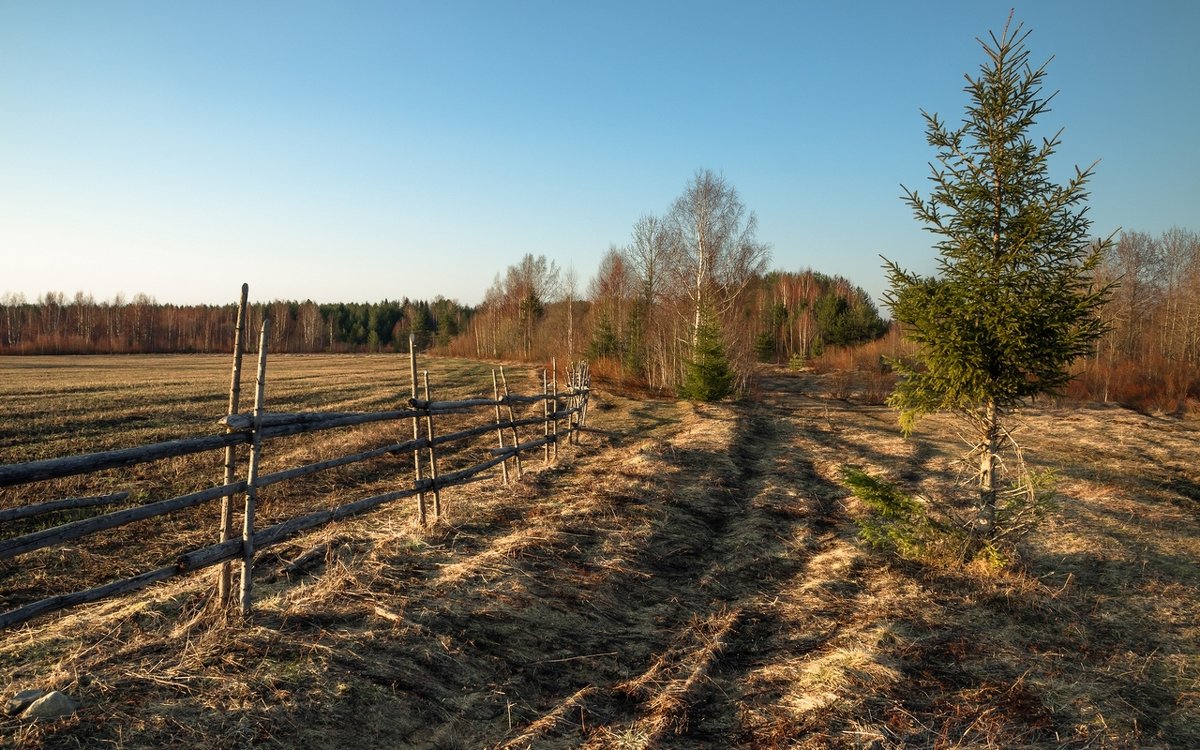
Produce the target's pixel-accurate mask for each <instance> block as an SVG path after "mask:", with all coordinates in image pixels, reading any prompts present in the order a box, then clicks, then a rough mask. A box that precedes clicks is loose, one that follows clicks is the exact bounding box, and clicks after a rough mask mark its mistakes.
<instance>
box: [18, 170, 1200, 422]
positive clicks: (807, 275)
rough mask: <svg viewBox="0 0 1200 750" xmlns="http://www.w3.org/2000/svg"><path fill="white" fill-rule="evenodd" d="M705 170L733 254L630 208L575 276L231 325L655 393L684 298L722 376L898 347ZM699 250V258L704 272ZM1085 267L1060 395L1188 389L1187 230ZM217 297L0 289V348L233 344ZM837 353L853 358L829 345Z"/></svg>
mask: <svg viewBox="0 0 1200 750" xmlns="http://www.w3.org/2000/svg"><path fill="white" fill-rule="evenodd" d="M710 178H711V181H712V183H713V184H708V185H703V184H701V187H702V188H704V189H706V190H710V191H712V192H715V193H717V195H716V198H717V199H718V200H717V201H716V202H717V203H720V202H721V201H724V202H726V203H731V204H733V206H732V209H729V207H728V206H727V207H726V209H727V210H728V211H729V212H730V213H731V214H732V215H738V211H739V210H740V211H741V214H740V222H734V224H736V225H735V226H726V227H724V228H723V229H722V231H723V232H724V233H725V235H726V236H728V237H731V238H734V239H735V240H738V241H741V242H742V243H748V244H747V246H748V247H749V252H748V253H744V254H743V257H742V258H741V259H740V260H739V259H738V258H731V257H727V256H729V255H731V254H735V251H736V245H735V244H734V243H733V242H729V243H727V246H726V247H725V248H722V249H721V253H724V255H721V254H720V253H717V254H714V255H712V256H711V257H708V258H703V257H701V256H700V255H699V254H698V253H693V254H692V255H691V256H690V261H689V256H688V255H687V253H686V252H685V251H681V250H680V249H679V246H678V237H679V232H681V231H683V229H682V228H681V227H680V226H679V223H680V218H679V216H678V215H676V216H675V217H674V218H671V217H670V216H668V217H664V218H659V217H654V216H650V215H647V216H643V217H642V218H641V219H639V220H638V222H637V223H636V224H635V226H634V227H633V230H632V232H631V238H630V241H629V243H628V244H627V245H625V246H613V247H611V248H610V249H609V251H608V252H607V253H606V255H605V256H604V258H603V260H602V262H601V264H600V267H599V268H598V269H597V271H596V273H595V275H594V276H593V277H592V278H591V279H590V280H588V282H587V283H586V285H583V284H581V283H580V281H579V279H578V277H577V275H576V274H575V273H574V271H571V270H568V271H565V272H564V271H562V270H561V269H560V267H559V266H558V264H557V263H556V262H555V261H553V260H549V259H547V258H546V257H545V256H544V255H538V256H534V255H532V254H527V255H525V256H524V257H522V258H521V259H519V260H517V262H515V263H514V264H513V265H511V266H509V267H508V268H507V269H505V271H504V272H503V273H499V274H497V275H496V278H495V281H494V283H493V284H492V285H491V287H490V288H489V289H488V290H487V291H486V293H485V294H484V298H483V302H482V303H481V304H479V305H477V306H471V305H464V304H461V303H459V302H457V301H455V300H449V299H445V298H444V297H436V298H435V299H433V300H431V301H426V300H410V299H402V300H399V301H389V300H384V301H382V302H358V303H337V304H330V303H323V304H317V303H315V302H312V301H310V300H305V301H303V302H298V301H273V302H269V303H253V304H251V306H250V310H249V311H248V318H249V325H250V326H251V328H252V329H257V326H258V324H259V321H261V320H262V318H263V317H264V316H269V317H270V318H271V319H272V330H271V342H270V346H271V348H272V349H273V350H274V351H278V352H291V353H310V352H387V351H401V350H405V349H407V346H408V336H409V334H412V335H414V336H415V337H416V342H417V345H418V347H419V348H420V349H422V350H431V351H432V352H434V353H439V352H440V353H444V354H454V355H459V356H464V355H465V356H472V357H481V358H488V359H513V360H526V361H543V360H546V359H549V358H550V357H559V358H564V359H574V358H579V357H588V358H589V359H592V360H593V361H594V362H595V363H596V372H597V374H599V375H602V376H608V377H613V378H617V379H619V380H621V381H622V382H624V383H626V384H631V385H642V386H645V387H648V388H649V389H651V390H654V391H658V392H663V393H667V392H673V391H675V390H678V389H679V388H680V387H681V386H682V385H683V384H684V383H685V380H686V377H687V372H688V363H689V362H691V361H692V359H693V350H694V348H695V344H696V343H699V342H696V341H694V340H693V337H694V333H695V330H694V329H695V324H696V320H697V312H698V311H699V314H700V316H701V317H704V318H706V319H709V320H711V321H712V322H714V323H715V325H712V326H709V327H708V330H713V331H715V333H716V337H717V341H718V343H719V344H720V349H721V351H722V353H723V354H724V356H725V357H726V358H727V359H728V361H729V363H730V368H731V373H732V375H733V378H734V385H735V386H737V387H743V388H744V387H745V386H746V385H747V384H748V379H749V377H750V374H751V373H752V372H753V365H754V363H755V362H772V363H777V364H782V365H790V366H792V367H800V366H806V365H815V366H819V367H823V368H826V369H828V368H832V367H839V366H841V367H845V366H846V363H848V362H853V363H856V364H857V365H858V366H860V367H861V366H863V364H862V363H870V364H871V365H878V364H879V363H880V361H881V360H880V355H886V356H894V355H896V354H897V353H899V352H900V351H901V350H902V348H903V345H902V344H901V343H900V338H901V333H902V332H900V331H898V330H895V328H896V326H895V325H894V324H892V323H891V322H890V321H888V320H886V319H884V318H883V317H882V316H881V314H880V311H879V310H878V309H877V308H876V306H875V304H874V302H873V301H872V299H871V297H870V295H868V294H867V293H866V292H865V291H864V290H863V289H862V288H861V287H859V286H856V285H855V284H854V283H853V281H852V280H849V279H846V278H842V277H839V276H831V275H827V274H824V273H821V272H819V271H815V270H812V269H803V270H796V271H789V270H770V271H768V270H765V255H766V253H765V249H762V248H758V247H757V246H756V245H755V241H754V240H753V232H752V230H753V223H752V219H753V215H752V214H746V213H745V210H744V207H742V206H741V204H740V201H738V199H737V194H736V191H735V190H733V189H732V188H731V187H729V186H728V185H725V184H724V183H723V181H721V180H720V178H716V177H714V176H712V175H711V174H709V175H707V176H706V175H704V174H703V173H701V174H700V175H698V176H697V182H699V183H703V182H704V180H706V179H710ZM718 182H719V183H720V184H716V183H718ZM696 186H697V185H696V183H695V182H694V183H693V185H692V186H691V187H692V188H695V187H696ZM685 195H686V194H685ZM692 198H693V199H694V198H695V196H692ZM676 209H677V207H673V209H672V211H676ZM747 229H750V230H751V231H750V232H749V234H748V233H747V231H746V230H747ZM673 244H675V245H676V247H675V248H674V249H673V248H672V245H673ZM731 248H733V249H731ZM745 249H746V248H742V250H743V251H745ZM681 254H682V259H681ZM705 263H707V264H709V268H716V269H717V270H716V271H714V272H712V274H711V278H710V279H709V280H708V281H705V279H704V276H703V274H704V273H707V272H703V271H701V267H702V266H703V265H704V264H705ZM739 263H740V264H741V267H739ZM698 272H701V275H700V278H701V284H700V287H699V288H700V293H699V294H697V291H696V290H697V284H696V279H697V273H698ZM1096 277H1097V278H1096V283H1097V284H1103V283H1106V282H1108V281H1115V282H1117V284H1116V286H1115V288H1114V292H1113V295H1112V298H1111V299H1110V300H1109V301H1108V303H1107V304H1106V305H1105V307H1104V313H1103V314H1104V319H1105V323H1106V325H1107V327H1108V330H1107V332H1106V333H1105V335H1104V337H1103V338H1102V339H1101V340H1100V342H1099V344H1098V346H1097V347H1096V351H1095V352H1094V354H1093V355H1092V356H1091V357H1088V358H1086V359H1084V360H1081V361H1080V362H1078V363H1077V365H1076V375H1077V377H1076V379H1075V380H1074V381H1073V382H1072V384H1071V385H1070V387H1069V389H1068V394H1069V395H1071V396H1073V397H1077V398H1082V399H1088V400H1095V401H1100V402H1109V401H1115V402H1121V403H1126V404H1129V405H1133V406H1136V407H1138V408H1142V409H1146V410H1156V411H1177V410H1180V409H1186V408H1188V406H1189V404H1195V403H1196V402H1198V401H1200V375H1197V372H1198V368H1197V366H1198V365H1200V234H1197V233H1196V232H1195V231H1191V230H1187V229H1182V228H1173V229H1171V230H1169V231H1166V232H1163V233H1162V234H1160V235H1157V236H1155V235H1150V234H1147V233H1144V232H1138V231H1125V232H1122V233H1121V234H1120V235H1119V236H1118V237H1117V238H1116V240H1115V242H1113V243H1112V244H1111V246H1110V247H1109V249H1108V250H1107V251H1106V253H1105V256H1104V260H1103V263H1102V264H1101V266H1100V268H1099V269H1098V272H1097V274H1096ZM706 284H707V287H706ZM706 292H707V294H708V295H709V296H708V299H705V298H704V296H703V295H704V294H705V293H706ZM697 300H699V303H700V304H699V305H697ZM234 311H235V306H234V304H232V303H231V304H228V305H174V304H163V303H158V302H156V300H155V299H154V298H153V297H151V296H149V295H146V294H136V295H134V296H132V297H130V298H125V297H123V296H118V297H116V298H115V299H112V300H96V299H94V298H93V297H92V296H91V295H89V294H86V293H84V292H76V293H75V294H74V295H73V296H70V297H68V296H67V295H66V294H64V293H63V292H57V291H56V292H47V293H45V294H44V295H43V296H41V297H40V298H38V299H35V300H27V299H25V298H24V297H23V296H21V295H19V294H13V293H6V294H4V295H3V296H0V354H4V355H20V354H110V353H111V354H121V353H190V352H224V351H226V350H228V349H229V347H230V342H231V341H232V340H233V324H234V318H235V314H234ZM889 332H890V335H889ZM251 338H253V337H251ZM850 351H857V356H849V357H848V356H846V355H847V353H848V352H850ZM883 366H884V367H886V365H883Z"/></svg>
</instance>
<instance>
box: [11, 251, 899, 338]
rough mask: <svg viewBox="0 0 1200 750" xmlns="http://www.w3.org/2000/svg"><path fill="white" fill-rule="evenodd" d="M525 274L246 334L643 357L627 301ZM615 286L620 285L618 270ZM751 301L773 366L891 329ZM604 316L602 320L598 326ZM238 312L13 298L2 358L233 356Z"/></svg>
mask: <svg viewBox="0 0 1200 750" xmlns="http://www.w3.org/2000/svg"><path fill="white" fill-rule="evenodd" d="M539 264H540V266H539ZM522 265H523V266H524V267H525V271H526V273H525V275H524V276H523V275H522V273H518V272H513V273H510V274H508V275H507V276H506V278H507V279H509V283H507V284H504V283H500V284H498V286H497V287H496V288H495V289H493V290H492V292H490V293H489V296H488V298H487V300H486V301H485V303H484V304H483V305H481V306H479V307H471V306H466V305H461V304H459V303H458V302H456V301H455V300H448V299H445V298H443V297H437V298H436V299H434V300H433V301H432V302H428V301H425V300H409V299H403V300H401V301H389V300H384V301H382V302H374V303H370V302H362V303H337V304H317V303H315V302H311V301H304V302H295V301H275V302H269V303H254V302H251V303H250V305H249V309H248V311H247V328H248V329H249V330H251V331H257V330H258V329H259V326H260V325H261V323H262V320H263V317H264V316H268V317H270V318H271V325H272V328H271V338H270V344H269V348H270V349H271V350H272V351H276V352H281V353H316V352H388V351H406V350H407V348H408V337H409V335H410V334H412V335H413V336H414V337H415V340H416V344H417V347H418V348H419V349H421V350H422V351H424V350H429V349H434V350H438V351H443V352H447V353H449V352H454V353H457V354H466V355H470V356H477V357H487V358H494V359H500V358H505V359H539V358H544V357H550V356H556V355H561V356H564V357H577V356H587V355H591V356H593V357H594V358H601V359H602V358H605V357H609V358H614V359H620V360H625V359H629V358H632V357H634V352H633V351H632V349H633V347H635V346H637V342H636V341H635V338H636V335H637V334H636V333H635V332H634V328H636V326H637V325H638V323H637V320H636V313H635V312H633V306H632V303H631V302H630V300H628V299H625V298H624V295H623V293H622V292H621V291H619V290H618V291H614V290H612V289H611V288H607V287H603V286H601V287H598V288H600V289H603V290H605V294H604V296H603V297H602V298H600V299H599V302H600V304H599V306H597V305H596V304H595V303H593V301H591V300H572V301H570V302H568V301H566V300H565V299H562V298H561V296H562V290H561V288H560V282H559V280H558V279H557V269H555V268H554V267H553V264H549V263H547V262H546V260H545V258H536V259H535V258H533V256H527V258H526V259H525V260H523V261H522V263H521V264H518V266H517V267H516V268H520V267H521V266H522ZM539 267H540V273H541V274H542V275H543V276H548V277H551V278H548V279H546V281H547V286H545V288H544V289H542V288H539V289H537V290H533V291H531V290H530V289H531V288H530V284H529V283H528V278H529V277H528V272H529V271H530V270H531V269H532V270H533V271H534V272H539V271H538V269H539ZM550 272H553V273H550ZM609 276H610V278H609V281H610V282H611V281H612V278H611V276H612V273H611V271H610V274H609ZM550 282H552V283H550ZM543 297H545V298H546V299H545V301H543ZM522 300H524V303H522ZM745 302H746V309H745V310H744V311H742V317H744V318H745V319H746V320H748V321H750V322H751V324H750V330H749V333H750V335H753V337H754V348H755V351H756V352H757V353H758V356H759V358H760V359H763V360H780V361H787V359H788V358H790V357H793V356H797V355H798V354H799V355H800V356H808V355H811V354H814V353H815V354H819V353H820V351H821V349H822V347H823V346H824V345H827V344H828V345H846V344H853V343H859V342H861V341H866V340H870V339H873V338H877V337H878V336H881V335H882V334H883V333H885V332H886V331H887V327H888V326H887V323H886V322H885V321H883V320H882V319H881V318H880V317H879V314H878V312H877V310H876V309H875V306H874V304H873V303H872V302H871V300H870V297H869V295H867V293H866V292H864V291H863V290H862V289H860V288H858V287H855V286H853V285H852V284H850V282H849V281H847V280H846V279H842V278H840V277H830V276H826V275H824V274H821V273H816V272H813V271H805V272H802V273H788V272H781V271H774V272H771V273H769V274H767V275H766V276H762V277H758V278H756V279H754V281H753V283H752V284H751V293H749V294H746V295H745ZM568 308H571V309H573V311H574V312H573V315H574V320H573V323H572V325H573V328H574V330H573V331H572V333H573V338H574V341H572V342H568V341H567V339H566V335H567V332H568V331H567V328H566V327H565V326H566V323H565V321H566V319H567V318H568V313H567V310H568ZM593 309H596V310H598V311H599V313H600V320H599V322H598V324H597V321H594V320H593V315H592V311H593ZM236 313H237V305H236V304H234V303H230V304H228V305H173V304H160V303H158V302H157V301H155V299H154V298H153V297H150V296H148V295H145V294H137V295H134V296H133V297H132V298H129V299H125V298H124V297H120V296H119V297H117V298H116V299H114V300H111V301H97V300H95V299H94V298H93V297H92V296H90V295H87V294H84V293H82V292H77V293H76V294H75V295H74V296H72V297H67V296H66V295H65V294H64V293H62V292H47V293H46V294H45V295H43V296H41V297H40V298H38V299H37V300H35V301H32V302H30V301H27V300H25V299H24V298H22V297H21V296H19V295H14V294H6V295H4V296H3V297H0V334H2V335H0V354H8V355H12V354H186V353H201V352H203V353H213V352H227V351H230V350H231V349H232V347H233V329H234V325H235V322H236ZM630 315H632V316H633V317H634V320H633V321H632V322H631V321H630V319H629V316H630ZM246 341H247V344H248V347H249V348H250V349H253V348H254V346H255V345H256V342H257V339H255V337H254V336H247V337H246Z"/></svg>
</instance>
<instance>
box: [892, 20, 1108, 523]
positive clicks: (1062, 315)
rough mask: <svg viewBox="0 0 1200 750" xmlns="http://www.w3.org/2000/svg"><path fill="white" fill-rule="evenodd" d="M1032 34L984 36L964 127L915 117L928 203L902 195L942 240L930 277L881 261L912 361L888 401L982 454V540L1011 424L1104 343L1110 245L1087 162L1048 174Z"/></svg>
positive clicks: (1050, 147)
mask: <svg viewBox="0 0 1200 750" xmlns="http://www.w3.org/2000/svg"><path fill="white" fill-rule="evenodd" d="M1028 36H1029V32H1028V31H1025V30H1023V27H1022V25H1021V24H1018V25H1017V26H1016V27H1015V28H1012V20H1011V17H1010V19H1009V22H1008V23H1007V24H1006V25H1005V28H1004V31H1003V32H1002V33H1001V35H1000V36H999V37H997V36H996V35H995V34H994V33H992V34H990V35H989V38H988V40H987V41H984V40H980V44H981V46H982V48H983V51H984V54H985V60H984V62H983V64H982V65H981V66H980V70H979V74H978V76H976V77H971V76H970V75H967V76H966V81H967V85H966V87H965V89H964V90H965V91H966V93H967V95H968V97H969V100H970V101H969V103H968V104H967V106H966V112H965V116H964V118H963V120H962V124H961V125H960V126H959V127H957V128H951V127H950V126H948V125H947V124H946V123H945V122H944V121H943V120H942V119H940V118H939V117H938V115H936V114H929V113H928V112H924V111H923V112H922V114H923V115H924V117H925V122H926V134H927V140H928V143H929V145H930V146H932V147H933V148H934V149H936V157H935V159H934V162H933V163H932V164H931V167H930V168H931V172H932V174H931V175H930V178H929V179H930V181H931V183H932V186H931V190H930V193H929V195H928V196H922V195H921V194H919V193H918V192H917V191H916V190H910V189H908V188H906V187H905V188H903V189H904V199H905V201H906V202H907V203H908V204H909V205H910V206H911V207H912V210H913V214H914V215H915V217H916V218H917V220H918V221H919V222H921V223H922V224H923V225H924V226H925V228H926V229H927V230H929V231H930V232H932V233H933V234H934V235H935V236H936V237H937V240H936V242H935V244H934V247H935V249H936V250H937V253H938V258H937V273H936V275H934V276H921V275H918V274H916V273H912V272H909V271H906V270H904V269H902V268H900V266H898V265H897V264H896V263H895V262H893V261H888V260H886V259H885V267H886V269H887V272H888V277H889V286H890V289H889V291H888V292H887V293H886V294H885V300H886V302H887V304H888V306H889V307H890V308H891V310H892V314H893V316H894V318H895V319H896V320H897V321H898V322H899V323H901V324H902V326H903V328H904V331H905V333H906V335H907V336H908V337H909V338H910V339H912V340H913V341H915V342H917V343H918V344H919V345H920V352H921V359H920V361H919V362H915V363H913V362H898V363H896V366H897V369H898V371H899V372H900V374H901V379H900V381H899V383H898V385H897V387H896V390H895V392H894V393H893V394H892V397H891V400H890V403H891V405H892V406H893V407H894V408H896V409H898V410H899V412H900V423H901V426H902V427H903V428H904V430H905V432H906V433H907V432H911V431H912V429H913V427H914V426H915V424H916V421H917V419H918V417H920V416H921V415H922V414H927V413H930V412H935V411H952V412H956V413H958V414H960V415H962V416H963V417H964V418H965V419H966V420H967V421H968V422H969V423H970V425H971V427H972V430H973V434H974V435H976V436H977V439H978V444H977V445H976V447H975V449H974V450H973V451H972V456H971V457H972V459H973V460H974V459H977V460H978V462H979V463H978V466H979V473H978V477H977V479H978V487H979V493H980V494H979V515H978V520H977V528H976V531H977V532H978V533H979V534H980V535H981V536H983V537H987V538H991V537H993V536H994V535H995V534H996V533H997V529H996V528H995V520H996V514H995V507H996V492H997V489H996V487H997V485H996V480H997V478H996V477H995V476H994V475H995V473H996V471H997V469H998V468H999V465H1000V464H999V459H998V455H997V454H998V452H999V451H1000V449H1001V448H1002V447H1003V445H1004V443H1005V440H1006V436H1007V435H1008V432H1007V431H1006V430H1005V428H1004V423H1005V419H1006V415H1007V414H1009V413H1010V411H1011V409H1013V408H1014V407H1016V406H1018V405H1020V404H1022V403H1025V402H1027V401H1029V400H1030V399H1032V398H1033V397H1035V396H1037V395H1039V394H1044V393H1055V392H1058V391H1059V390H1060V389H1061V388H1062V387H1063V386H1065V385H1066V383H1067V382H1068V381H1069V380H1070V378H1071V373H1070V365H1071V363H1072V362H1074V361H1075V359H1076V358H1078V357H1080V356H1083V355H1085V354H1088V353H1089V352H1090V351H1091V350H1092V347H1093V345H1094V344H1095V342H1096V341H1097V339H1098V338H1099V337H1100V336H1101V335H1102V334H1103V332H1104V326H1103V324H1102V322H1101V319H1100V315H1099V312H1100V308H1101V306H1102V305H1103V303H1104V301H1105V299H1106V298H1107V297H1108V295H1109V293H1110V287H1108V286H1103V285H1098V284H1096V283H1095V281H1094V270H1095V269H1096V267H1097V264H1098V263H1099V262H1100V259H1101V257H1102V253H1103V251H1104V250H1105V248H1106V247H1107V246H1108V244H1109V240H1107V239H1106V240H1095V239H1093V238H1092V236H1091V225H1092V222H1091V220H1090V218H1089V217H1088V216H1087V206H1086V200H1087V197H1088V192H1087V190H1086V186H1087V183H1088V181H1089V180H1090V179H1091V177H1092V169H1093V167H1094V166H1095V165H1094V164H1093V165H1092V166H1091V167H1088V168H1087V169H1082V170H1081V169H1079V168H1078V167H1076V168H1075V170H1074V173H1073V175H1072V176H1071V177H1069V179H1067V180H1066V181H1065V182H1062V183H1057V182H1055V181H1054V180H1053V179H1052V178H1051V170H1050V158H1051V157H1052V156H1053V155H1054V153H1055V151H1056V150H1057V149H1058V147H1059V145H1060V135H1061V133H1062V131H1061V130H1060V131H1058V132H1056V133H1055V134H1054V135H1053V136H1051V137H1048V138H1044V137H1043V138H1037V137H1035V136H1034V134H1033V131H1034V127H1035V125H1036V124H1037V123H1038V120H1039V118H1040V117H1041V116H1042V115H1044V114H1046V113H1047V112H1049V111H1050V108H1049V105H1050V101H1051V100H1052V99H1053V98H1054V95H1053V94H1051V95H1049V96H1046V95H1044V94H1043V88H1042V86H1043V79H1044V78H1045V72H1046V64H1042V65H1041V66H1040V67H1036V68H1035V67H1033V66H1032V65H1031V64H1030V53H1029V51H1028V50H1027V49H1026V47H1025V41H1026V39H1027V38H1028Z"/></svg>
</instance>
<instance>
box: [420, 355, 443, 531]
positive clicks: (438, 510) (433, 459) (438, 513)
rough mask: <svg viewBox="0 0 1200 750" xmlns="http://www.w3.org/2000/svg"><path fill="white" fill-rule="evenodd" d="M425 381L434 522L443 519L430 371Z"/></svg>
mask: <svg viewBox="0 0 1200 750" xmlns="http://www.w3.org/2000/svg"><path fill="white" fill-rule="evenodd" d="M422 374H423V375H424V381H425V404H426V406H425V436H426V437H427V438H429V479H430V480H431V481H432V482H433V520H434V521H435V522H436V521H438V520H440V519H441V517H442V491H441V490H440V489H438V486H437V476H438V473H437V454H436V453H434V452H433V412H432V411H430V409H429V403H430V402H431V401H432V399H431V398H429V370H423V371H422Z"/></svg>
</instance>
